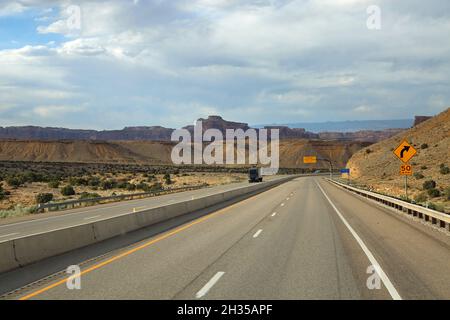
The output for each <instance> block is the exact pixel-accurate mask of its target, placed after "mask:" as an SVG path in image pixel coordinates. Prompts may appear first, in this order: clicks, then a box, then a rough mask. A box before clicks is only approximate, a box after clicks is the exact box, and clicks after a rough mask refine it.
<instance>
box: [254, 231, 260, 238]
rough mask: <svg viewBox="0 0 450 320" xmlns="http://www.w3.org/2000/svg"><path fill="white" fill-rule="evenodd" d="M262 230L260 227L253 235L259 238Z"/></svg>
mask: <svg viewBox="0 0 450 320" xmlns="http://www.w3.org/2000/svg"><path fill="white" fill-rule="evenodd" d="M261 232H262V229H259V230H258V231H256V233H255V234H254V235H253V238H257V237H258V236H259V235H260V234H261Z"/></svg>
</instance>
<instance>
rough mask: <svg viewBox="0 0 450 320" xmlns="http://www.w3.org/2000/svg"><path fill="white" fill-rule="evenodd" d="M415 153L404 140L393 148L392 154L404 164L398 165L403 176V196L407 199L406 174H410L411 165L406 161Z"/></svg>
mask: <svg viewBox="0 0 450 320" xmlns="http://www.w3.org/2000/svg"><path fill="white" fill-rule="evenodd" d="M416 153H417V150H416V149H414V147H413V146H412V145H410V144H409V143H408V142H407V141H406V140H404V141H403V142H402V143H400V145H399V146H398V147H397V148H396V149H395V150H394V154H395V155H396V157H397V158H399V159H400V160H401V161H403V163H404V165H401V166H400V175H401V176H405V196H406V200H408V176H410V175H412V166H411V165H409V164H408V161H409V160H411V159H412V157H414V156H415V155H416Z"/></svg>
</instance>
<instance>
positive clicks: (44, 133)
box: [0, 116, 412, 142]
mask: <svg viewBox="0 0 450 320" xmlns="http://www.w3.org/2000/svg"><path fill="white" fill-rule="evenodd" d="M199 120H201V121H202V122H203V131H205V130H207V129H212V128H214V129H219V130H220V131H221V132H222V133H223V134H224V135H225V131H226V130H227V129H235V130H236V129H242V130H244V131H245V130H247V129H249V128H250V126H249V125H248V124H247V123H243V122H233V121H227V120H224V119H223V118H222V117H220V116H209V117H208V118H206V119H202V118H201V119H199ZM392 121H393V122H389V123H390V124H392V125H399V123H398V122H397V121H399V120H392ZM408 121H409V120H408ZM369 122H370V121H369ZM409 122H411V123H410V124H409V126H411V124H412V120H411V121H409ZM409 122H408V123H409ZM342 123H353V122H351V121H350V122H342ZM358 123H360V122H358ZM384 126H387V123H386V122H384ZM354 127H355V126H354ZM354 127H353V128H354ZM372 127H383V126H381V125H378V126H374V125H372ZM184 128H185V129H187V130H189V131H190V132H193V130H194V126H193V125H190V126H186V127H184ZM265 128H267V129H279V130H280V139H322V140H346V141H363V142H378V141H380V140H382V139H386V138H389V137H391V136H393V135H395V134H397V133H399V132H400V131H401V130H403V129H391V128H386V129H383V130H369V129H367V128H364V130H359V131H351V130H347V131H348V132H345V133H344V132H341V131H333V130H330V129H331V128H330V127H326V129H327V130H322V131H321V132H320V133H314V132H311V130H309V129H307V128H290V127H288V126H265ZM256 129H258V128H256ZM324 129H325V127H324ZM173 131H174V129H171V128H165V127H162V126H148V127H147V126H139V127H125V128H124V129H122V130H103V131H97V130H81V129H66V128H53V127H45V128H44V127H37V126H24V127H5V128H3V127H0V139H3V140H43V141H50V140H52V141H60V140H74V141H79V140H83V141H85V140H86V141H87V140H97V141H170V140H171V135H172V132H173Z"/></svg>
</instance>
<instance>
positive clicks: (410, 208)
mask: <svg viewBox="0 0 450 320" xmlns="http://www.w3.org/2000/svg"><path fill="white" fill-rule="evenodd" d="M327 180H328V181H330V182H332V183H334V184H336V185H338V186H340V187H342V188H344V189H346V190H349V191H352V192H354V193H356V194H358V195H360V196H363V197H365V198H367V199H371V200H373V201H376V202H378V203H380V204H383V205H386V206H388V207H391V208H393V209H397V210H399V211H402V212H404V213H407V214H409V215H412V216H414V217H418V218H420V219H423V220H425V221H427V222H431V223H432V224H434V225H436V224H439V227H441V228H447V229H448V230H449V231H450V215H448V214H445V213H441V212H439V211H436V210H432V209H428V208H424V207H421V206H419V205H416V204H412V203H408V202H406V201H402V200H399V199H395V198H391V197H388V196H384V195H381V194H378V193H375V192H371V191H366V190H362V189H358V188H355V187H352V186H349V185H346V184H343V183H340V182H337V181H334V180H330V179H327Z"/></svg>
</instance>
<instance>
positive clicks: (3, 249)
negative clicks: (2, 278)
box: [0, 240, 19, 271]
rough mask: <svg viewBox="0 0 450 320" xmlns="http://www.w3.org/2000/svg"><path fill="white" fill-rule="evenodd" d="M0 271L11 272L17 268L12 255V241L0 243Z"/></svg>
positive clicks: (17, 264)
mask: <svg viewBox="0 0 450 320" xmlns="http://www.w3.org/2000/svg"><path fill="white" fill-rule="evenodd" d="M0 257H1V258H0V271H1V270H12V269H15V268H18V267H19V263H18V262H17V260H16V257H15V255H14V243H13V240H9V241H6V242H1V243H0Z"/></svg>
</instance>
